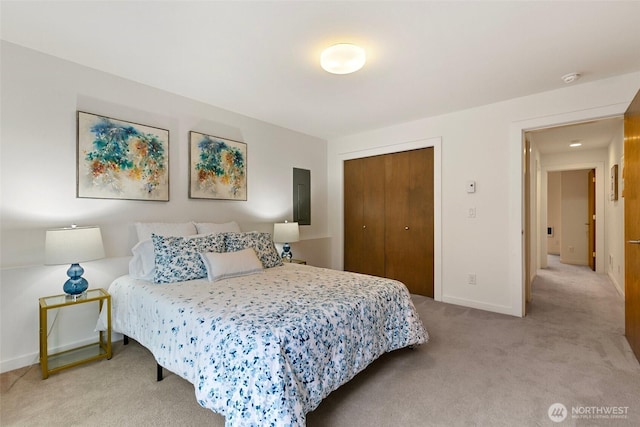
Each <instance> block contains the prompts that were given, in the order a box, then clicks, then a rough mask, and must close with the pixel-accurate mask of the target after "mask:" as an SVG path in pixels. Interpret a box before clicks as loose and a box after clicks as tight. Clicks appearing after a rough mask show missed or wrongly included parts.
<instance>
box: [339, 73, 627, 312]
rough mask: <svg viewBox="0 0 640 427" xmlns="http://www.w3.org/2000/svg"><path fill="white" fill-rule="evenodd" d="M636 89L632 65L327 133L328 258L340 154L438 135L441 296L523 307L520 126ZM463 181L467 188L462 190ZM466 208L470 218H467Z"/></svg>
mask: <svg viewBox="0 0 640 427" xmlns="http://www.w3.org/2000/svg"><path fill="white" fill-rule="evenodd" d="M638 87H640V73H633V74H628V75H625V76H620V77H617V78H611V79H606V80H600V81H596V82H592V83H583V84H578V85H574V86H569V87H566V88H563V89H560V90H556V91H551V92H545V93H541V94H537V95H533V96H528V97H523V98H518V99H513V100H510V101H506V102H500V103H496V104H491V105H486V106H482V107H478V108H473V109H469V110H465V111H459V112H456V113H452V114H447V115H442V116H437V117H431V118H425V119H421V120H416V121H412V122H408V123H403V124H398V125H395V126H391V127H387V128H383V129H379V130H376V131H371V132H366V133H361V134H357V135H351V136H347V137H342V138H335V139H332V140H330V141H329V147H328V149H329V152H328V165H329V174H328V176H329V218H330V223H329V226H330V232H331V235H332V236H333V239H332V248H333V250H332V255H333V256H332V266H333V267H335V268H341V267H342V260H343V233H342V224H343V220H342V209H341V206H342V194H343V190H342V185H343V183H342V179H341V176H342V172H341V171H342V160H343V158H344V156H345V153H353V152H358V151H365V150H373V149H376V148H378V149H380V148H383V147H384V148H385V149H387V150H390V149H393V147H394V145H396V144H402V143H406V142H408V141H416V140H423V139H427V138H435V137H439V138H441V141H442V143H441V145H442V164H441V171H440V173H441V180H440V185H441V188H440V189H439V190H440V191H441V194H442V206H441V212H440V214H441V217H442V229H441V232H442V245H441V251H442V253H441V271H442V275H441V276H442V277H441V282H442V300H443V301H445V302H451V303H455V304H460V305H465V306H469V307H476V308H481V309H486V310H490V311H495V312H500V313H508V314H512V315H516V316H521V315H523V313H524V298H523V295H524V292H523V283H524V282H523V267H522V266H523V264H522V256H523V251H522V237H521V236H522V134H523V131H525V130H527V129H535V128H539V127H543V126H550V125H559V124H568V123H573V122H578V121H583V120H587V119H591V118H596V117H607V116H612V115H619V114H622V113H623V112H624V111H625V109H626V107H627V106H628V105H629V102H630V101H631V99H632V98H633V96H634V95H635V93H636V91H637V90H638ZM471 179H473V180H475V181H477V192H476V193H475V194H473V195H471V194H468V193H466V192H465V182H466V181H467V180H471ZM545 185H546V181H545V182H544V183H541V187H544V186H545ZM469 207H475V208H476V212H477V216H476V218H474V219H471V218H467V212H468V208H469ZM545 249H546V248H545ZM468 273H476V275H477V284H476V285H469V284H467V274H468Z"/></svg>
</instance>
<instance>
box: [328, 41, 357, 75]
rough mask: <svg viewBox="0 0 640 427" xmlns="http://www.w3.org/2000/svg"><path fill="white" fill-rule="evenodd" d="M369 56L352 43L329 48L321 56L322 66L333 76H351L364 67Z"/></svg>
mask: <svg viewBox="0 0 640 427" xmlns="http://www.w3.org/2000/svg"><path fill="white" fill-rule="evenodd" d="M366 60H367V56H366V54H365V52H364V49H363V48H361V47H360V46H356V45H354V44H350V43H339V44H334V45H333V46H329V47H328V48H326V49H325V50H324V51H322V55H320V65H321V66H322V68H323V69H324V70H325V71H328V72H329V73H332V74H349V73H353V72H355V71H358V70H359V69H360V68H362V67H363V66H364V63H365V62H366Z"/></svg>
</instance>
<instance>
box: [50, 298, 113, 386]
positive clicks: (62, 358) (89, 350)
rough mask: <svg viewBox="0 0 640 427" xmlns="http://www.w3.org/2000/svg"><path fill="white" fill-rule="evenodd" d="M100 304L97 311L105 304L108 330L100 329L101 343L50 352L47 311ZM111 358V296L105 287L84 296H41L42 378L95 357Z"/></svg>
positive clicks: (97, 358) (99, 337) (92, 359)
mask: <svg viewBox="0 0 640 427" xmlns="http://www.w3.org/2000/svg"><path fill="white" fill-rule="evenodd" d="M90 302H96V303H98V313H100V311H101V310H102V308H103V306H104V305H105V303H106V310H107V330H106V331H100V332H99V336H98V342H96V343H92V344H87V345H83V346H80V347H75V348H72V349H69V350H65V351H61V352H58V353H54V354H49V342H48V341H49V340H48V332H47V329H48V325H47V314H48V311H49V310H51V309H54V308H58V309H63V308H65V307H71V306H74V305H78V304H86V303H90ZM100 359H111V295H109V293H108V292H107V291H105V290H104V289H89V290H87V291H86V292H85V293H83V294H82V295H77V296H71V295H66V294H63V295H54V296H50V297H44V298H40V367H41V368H42V379H43V380H44V379H47V378H49V374H53V373H56V372H59V371H62V370H63V369H68V368H73V367H74V366H78V365H81V364H83V363H88V362H93V361H94V360H100Z"/></svg>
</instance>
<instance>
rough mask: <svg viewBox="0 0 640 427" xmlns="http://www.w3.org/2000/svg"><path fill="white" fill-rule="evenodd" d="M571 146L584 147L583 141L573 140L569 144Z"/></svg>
mask: <svg viewBox="0 0 640 427" xmlns="http://www.w3.org/2000/svg"><path fill="white" fill-rule="evenodd" d="M569 147H582V143H580V142H572V143H571V144H569Z"/></svg>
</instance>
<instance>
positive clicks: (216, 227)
mask: <svg viewBox="0 0 640 427" xmlns="http://www.w3.org/2000/svg"><path fill="white" fill-rule="evenodd" d="M195 226H196V230H198V234H209V233H228V232H234V233H239V232H240V226H239V225H238V223H237V222H235V221H230V222H225V223H224V224H216V223H213V222H196V223H195Z"/></svg>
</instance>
